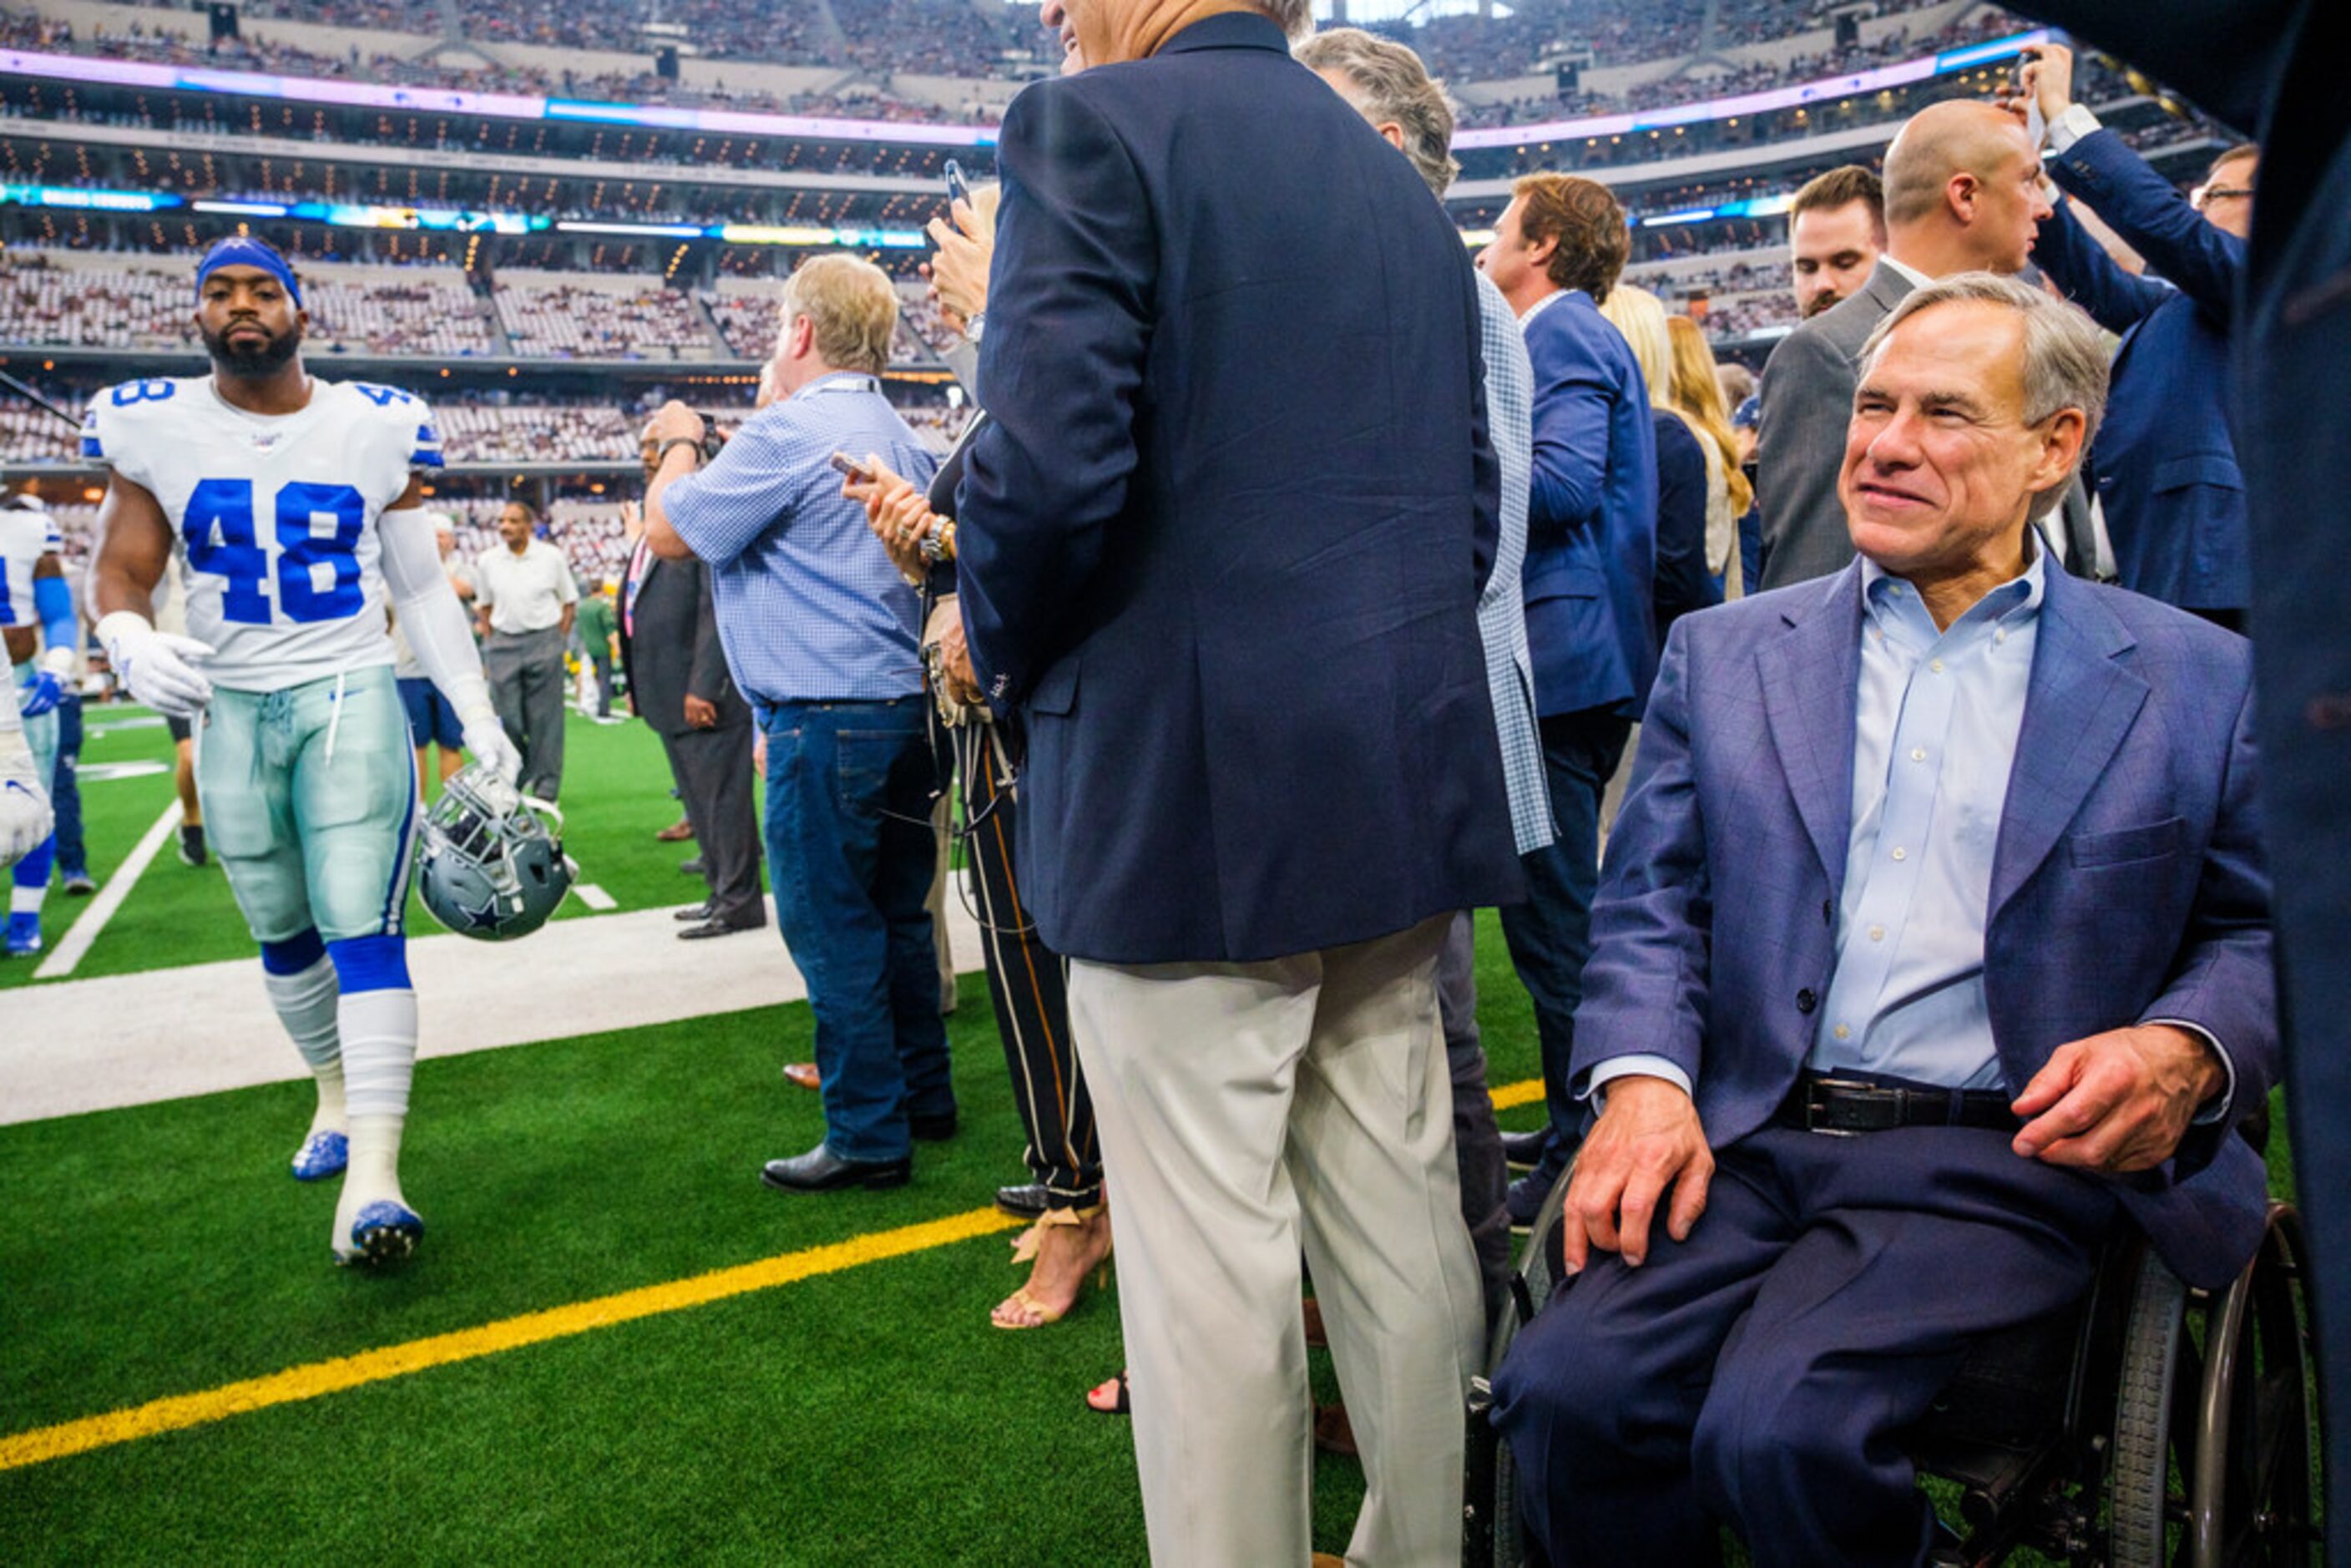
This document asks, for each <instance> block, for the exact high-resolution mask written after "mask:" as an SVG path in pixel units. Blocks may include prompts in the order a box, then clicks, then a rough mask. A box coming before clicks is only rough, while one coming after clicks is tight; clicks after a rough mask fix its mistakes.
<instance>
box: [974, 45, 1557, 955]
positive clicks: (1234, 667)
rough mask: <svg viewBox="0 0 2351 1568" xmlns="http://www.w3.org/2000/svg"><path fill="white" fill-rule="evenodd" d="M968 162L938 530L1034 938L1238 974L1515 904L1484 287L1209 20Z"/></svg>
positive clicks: (1081, 87) (1335, 121)
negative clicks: (999, 189)
mask: <svg viewBox="0 0 2351 1568" xmlns="http://www.w3.org/2000/svg"><path fill="white" fill-rule="evenodd" d="M998 168H999V170H1000V171H1001V172H1002V174H1003V179H1004V198H1003V204H1002V206H1001V208H1000V209H999V212H998V231H997V249H996V259H995V264H994V284H993V286H992V287H991V288H990V291H989V292H990V298H989V301H988V304H989V310H988V323H987V336H986V339H985V340H984V342H983V343H982V345H981V350H980V383H981V385H982V386H984V387H985V388H986V389H987V403H988V413H989V414H990V416H991V419H992V422H993V423H991V424H990V425H989V427H988V428H987V430H985V431H983V432H982V433H981V434H980V435H979V436H978V437H977V439H976V440H975V441H974V442H973V443H972V445H971V447H970V449H969V450H968V452H967V454H966V458H965V477H964V485H963V489H962V492H961V494H960V496H959V497H958V517H959V519H960V520H959V524H958V528H959V532H958V536H957V541H956V542H957V549H958V550H959V553H960V556H961V562H960V566H961V570H960V574H959V576H960V581H961V584H962V591H963V614H964V624H965V628H966V632H967V636H968V639H969V642H970V645H971V651H972V657H973V662H974V664H975V666H976V667H977V673H978V675H979V679H980V682H981V685H982V687H983V689H985V690H986V691H987V693H988V695H989V697H990V700H991V701H992V702H995V703H996V704H998V706H1006V705H1010V704H1019V705H1021V706H1022V708H1023V711H1024V713H1025V716H1026V718H1027V721H1028V735H1029V751H1028V757H1027V759H1026V762H1025V764H1024V766H1023V768H1022V770H1021V775H1020V789H1021V791H1022V798H1021V812H1020V822H1021V826H1020V834H1021V849H1022V858H1021V866H1022V875H1023V878H1024V880H1025V886H1024V887H1023V889H1022V891H1023V894H1024V895H1025V897H1026V900H1027V902H1028V904H1029V908H1030V909H1031V910H1032V911H1033V912H1034V914H1035V916H1036V919H1037V924H1038V927H1039V929H1040V933H1041V934H1042V936H1044V939H1045V941H1046V943H1047V944H1048V945H1049V946H1051V947H1052V948H1053V949H1054V950H1055V951H1057V952H1061V953H1065V954H1068V955H1070V956H1072V957H1078V958H1087V959H1093V960H1097V961H1102V962H1113V963H1164V962H1178V961H1188V962H1246V961H1251V960H1259V959H1265V958H1270V957H1276V956H1283V955H1287V954H1292V953H1301V952H1307V951H1311V950H1315V949H1320V948H1325V947H1331V946H1341V945H1344V944H1347V943H1351V942H1357V941H1364V940H1368V939H1369V938H1372V937H1374V936H1384V935H1386V934H1389V933H1392V932H1395V931H1399V930H1402V929H1405V927H1407V926H1410V925H1416V924H1417V923H1419V922H1420V921H1422V920H1425V919H1427V918H1429V917H1431V916H1434V915H1440V914H1444V913H1447V912H1448V911H1454V910H1459V909H1467V908H1472V907H1476V906H1478V905H1480V904H1496V903H1507V902H1510V901H1511V900H1513V899H1515V898H1517V897H1519V896H1520V888H1521V883H1520V876H1519V871H1518V862H1517V857H1516V854H1515V852H1514V851H1513V846H1512V842H1511V837H1510V817H1509V811H1508V808H1507V804H1506V798H1505V794H1504V789H1503V783H1502V766H1501V748H1500V742H1499V739H1498V737H1497V735H1496V730H1495V721H1494V706H1493V703H1492V700H1491V698H1490V696H1489V694H1488V690H1487V680H1486V664H1485V656H1484V653H1483V651H1482V649H1481V647H1480V644H1479V637H1478V623H1477V601H1478V591H1479V584H1480V583H1481V582H1482V581H1483V580H1484V579H1485V576H1486V574H1487V571H1488V570H1489V566H1490V563H1491V561H1492V559H1493V554H1494V545H1495V540H1496V538H1497V533H1498V523H1497V507H1498V494H1499V470H1498V467H1497V465H1496V461H1495V456H1494V449H1493V445H1492V444H1491V442H1490V441H1489V438H1488V435H1487V431H1486V425H1485V401H1484V392H1483V378H1484V366H1483V361H1482V357H1481V355H1480V353H1479V303H1478V293H1477V287H1476V282H1475V278H1474V276H1473V274H1472V272H1471V269H1470V267H1469V260H1468V253H1467V252H1466V251H1464V250H1463V248H1462V246H1461V238H1460V235H1459V234H1458V232H1457V231H1456V230H1455V229H1454V227H1453V225H1451V223H1450V222H1448V221H1447V218H1446V216H1445V214H1444V211H1443V209H1442V208H1441V207H1440V206H1439V205H1438V204H1437V202H1436V201H1435V200H1433V199H1432V198H1431V197H1430V195H1429V193H1428V189H1427V187H1426V185H1424V184H1422V183H1420V180H1419V178H1418V177H1417V176H1416V174H1414V172H1413V171H1412V166H1411V164H1410V163H1409V162H1406V161H1405V160H1404V159H1402V158H1399V157H1397V156H1396V154H1395V149H1394V148H1392V147H1390V146H1389V145H1388V144H1387V143H1386V142H1385V141H1383V140H1382V139H1381V138H1380V137H1379V136H1378V134H1377V133H1375V132H1374V131H1372V129H1371V128H1370V127H1369V126H1368V125H1366V124H1364V120H1363V117H1362V116H1361V115H1359V114H1357V113H1356V112H1355V111H1354V110H1353V109H1351V108H1350V107H1348V105H1347V104H1346V103H1345V102H1344V101H1343V100H1342V99H1340V98H1339V96H1338V95H1337V94H1336V93H1333V92H1332V90H1331V89H1329V88H1328V87H1327V86H1325V85H1324V84H1323V83H1322V80H1321V79H1319V78H1317V77H1315V76H1314V74H1313V73H1312V72H1311V71H1309V70H1307V69H1306V68H1304V67H1302V66H1301V65H1299V64H1298V63H1297V62H1296V61H1294V60H1292V59H1291V58H1290V53H1289V47H1288V45H1287V42H1286V41H1285V40H1284V38H1283V37H1282V35H1281V32H1280V29H1279V28H1277V27H1276V26H1273V24H1272V23H1270V22H1269V21H1267V20H1266V19H1265V18H1264V17H1262V16H1258V15H1256V14H1254V13H1238V12H1237V13H1228V14H1225V15H1220V16H1212V17H1209V18H1207V19H1206V20H1204V21H1200V22H1196V23H1195V24H1193V25H1192V26H1188V27H1186V28H1185V29H1184V30H1183V31H1182V32H1181V33H1179V34H1177V35H1176V36H1175V37H1174V38H1173V39H1172V40H1170V41H1169V42H1168V43H1167V44H1166V45H1165V47H1162V48H1161V49H1160V51H1159V52H1158V53H1157V54H1156V55H1155V56H1154V57H1151V58H1149V59H1145V60H1139V61H1134V62H1131V63H1127V64H1121V65H1112V66H1098V67H1096V68H1093V69H1092V70H1089V71H1087V72H1085V73H1083V74H1082V75H1080V76H1074V77H1069V78H1061V79H1059V80H1054V81H1047V82H1040V83H1038V84H1036V85H1035V86H1032V87H1030V88H1029V89H1026V90H1025V91H1023V92H1022V93H1021V94H1020V96H1019V98H1018V99H1015V100H1014V102H1013V104H1012V107H1011V110H1009V111H1008V113H1007V114H1006V116H1005V120H1004V126H1003V130H1002V132H1001V137H1000V141H999V142H998Z"/></svg>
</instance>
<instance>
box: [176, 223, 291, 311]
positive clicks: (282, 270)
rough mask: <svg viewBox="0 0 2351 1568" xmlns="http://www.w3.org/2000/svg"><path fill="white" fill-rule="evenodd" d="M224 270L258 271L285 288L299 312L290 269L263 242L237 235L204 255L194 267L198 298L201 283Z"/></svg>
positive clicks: (281, 257) (271, 248)
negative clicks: (228, 268) (274, 279)
mask: <svg viewBox="0 0 2351 1568" xmlns="http://www.w3.org/2000/svg"><path fill="white" fill-rule="evenodd" d="M222 267H259V268H261V270H262V271H264V272H266V273H267V274H269V276H270V277H275V278H276V279H277V281H278V282H279V283H281V284H284V285H285V286H286V292H287V295H288V296H290V297H291V298H292V299H293V301H294V308H296V309H297V310H299V309H301V308H303V306H302V286H301V285H300V284H298V283H297V282H295V281H294V269H293V268H292V267H288V266H287V265H286V258H285V257H284V256H280V255H278V254H277V250H276V248H275V247H273V246H270V245H268V244H267V243H266V242H265V241H262V240H257V239H253V238H251V237H249V236H247V235H235V236H233V237H231V238H229V239H225V240H223V241H221V242H220V243H219V244H218V245H215V246H213V247H212V249H210V250H208V251H206V252H204V260H202V261H200V262H198V263H197V264H196V293H197V296H198V297H199V298H201V297H202V296H203V294H204V279H205V278H207V277H211V276H212V275H213V274H214V273H215V272H218V271H219V270H220V269H221V268H222Z"/></svg>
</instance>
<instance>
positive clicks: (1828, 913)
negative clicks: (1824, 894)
mask: <svg viewBox="0 0 2351 1568" xmlns="http://www.w3.org/2000/svg"><path fill="white" fill-rule="evenodd" d="M1821 924H1822V925H1835V924H1836V906H1835V905H1834V904H1831V903H1830V902H1829V901H1828V900H1827V899H1825V898H1823V899H1822V900H1821Z"/></svg>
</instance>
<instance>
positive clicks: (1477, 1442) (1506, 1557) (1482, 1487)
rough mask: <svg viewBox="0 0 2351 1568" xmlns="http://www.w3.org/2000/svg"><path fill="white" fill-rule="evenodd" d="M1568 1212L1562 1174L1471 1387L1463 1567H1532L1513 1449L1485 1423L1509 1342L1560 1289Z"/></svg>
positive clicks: (1542, 1212) (1531, 1234) (1537, 1222)
mask: <svg viewBox="0 0 2351 1568" xmlns="http://www.w3.org/2000/svg"><path fill="white" fill-rule="evenodd" d="M1570 1169H1571V1170H1573V1166H1572V1165H1571V1166H1570ZM1566 1207H1567V1173H1562V1175H1561V1176H1560V1178H1559V1181H1558V1182H1557V1183H1556V1184H1555V1185H1554V1186H1552V1189H1551V1196H1550V1197H1546V1198H1544V1199H1543V1204H1542V1207H1541V1208H1540V1209H1539V1210H1537V1211H1536V1213H1535V1219H1534V1224H1533V1225H1532V1226H1531V1227H1530V1228H1529V1229H1528V1233H1527V1249H1526V1255H1525V1257H1524V1258H1523V1259H1522V1260H1520V1265H1519V1271H1518V1273H1517V1274H1516V1275H1514V1276H1512V1278H1511V1281H1510V1305H1509V1306H1508V1307H1506V1308H1504V1309H1503V1312H1502V1315H1501V1319H1500V1321H1499V1322H1497V1323H1496V1324H1495V1325H1494V1333H1493V1337H1492V1339H1491V1341H1490V1342H1489V1344H1488V1346H1487V1353H1486V1372H1485V1375H1483V1376H1481V1377H1474V1378H1472V1379H1470V1381H1469V1445H1468V1457H1469V1473H1468V1484H1467V1487H1466V1495H1467V1501H1466V1504H1465V1506H1464V1509H1463V1514H1464V1518H1465V1521H1466V1529H1465V1531H1464V1533H1463V1539H1462V1551H1461V1561H1462V1564H1463V1568H1529V1565H1530V1564H1531V1563H1532V1562H1533V1556H1532V1552H1533V1548H1532V1546H1531V1543H1530V1542H1528V1540H1527V1537H1526V1530H1525V1527H1524V1526H1522V1525H1521V1524H1520V1522H1519V1468H1518V1465H1517V1463H1516V1462H1515V1461H1514V1460H1513V1459H1512V1458H1510V1445H1509V1444H1507V1443H1504V1442H1503V1441H1502V1440H1501V1437H1500V1435H1499V1433H1497V1432H1496V1431H1495V1430H1494V1427H1493V1425H1492V1423H1491V1422H1490V1421H1489V1419H1488V1418H1487V1417H1488V1416H1489V1413H1490V1412H1491V1411H1492V1409H1493V1406H1494V1374H1495V1372H1496V1371H1497V1370H1498V1369H1499V1367H1500V1366H1501V1364H1502V1358H1503V1357H1504V1356H1505V1355H1508V1354H1510V1343H1511V1342H1512V1341H1513V1340H1515V1339H1516V1338H1518V1333H1519V1330H1520V1329H1521V1328H1523V1327H1525V1326H1526V1324H1527V1323H1529V1322H1532V1321H1533V1319H1534V1315H1535V1314H1536V1313H1537V1312H1541V1311H1542V1308H1543V1303H1544V1302H1546V1301H1550V1300H1551V1298H1552V1292H1553V1291H1556V1290H1558V1288H1559V1276H1558V1270H1557V1267H1556V1265H1555V1263H1554V1259H1555V1258H1556V1256H1557V1250H1556V1246H1555V1242H1556V1238H1557V1235H1558V1231H1559V1221H1560V1216H1561V1214H1562V1212H1564V1211H1565V1209H1566Z"/></svg>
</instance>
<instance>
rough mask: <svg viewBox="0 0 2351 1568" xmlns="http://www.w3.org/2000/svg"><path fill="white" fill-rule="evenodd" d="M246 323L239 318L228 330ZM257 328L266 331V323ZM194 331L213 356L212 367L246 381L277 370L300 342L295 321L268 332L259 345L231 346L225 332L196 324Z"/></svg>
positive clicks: (300, 330) (260, 377)
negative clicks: (209, 329)
mask: <svg viewBox="0 0 2351 1568" xmlns="http://www.w3.org/2000/svg"><path fill="white" fill-rule="evenodd" d="M245 325H246V323H245V322H242V321H240V322H238V323H236V325H235V327H232V328H230V329H229V331H235V329H236V327H243V326H245ZM260 330H262V331H264V332H268V329H267V328H266V327H265V328H262V329H260ZM196 332H197V335H198V336H200V337H202V338H203V339H204V352H206V353H208V354H210V355H211V356H212V357H213V368H214V370H216V371H220V372H221V373H222V374H224V375H231V376H238V377H242V378H244V379H246V380H249V381H262V380H265V379H266V378H267V377H269V376H272V375H275V374H277V371H279V370H280V369H281V368H282V367H283V366H284V365H285V363H286V361H288V360H290V359H292V358H293V357H294V351H295V350H297V349H299V348H300V347H301V346H302V325H301V323H300V322H296V323H295V324H294V325H293V326H291V327H289V328H287V329H286V330H285V331H283V332H273V333H269V341H268V342H267V343H266V345H265V346H263V347H261V348H258V349H256V348H251V347H247V346H244V345H240V346H238V347H235V348H231V347H230V346H229V341H228V339H229V334H228V332H211V331H207V330H205V329H204V328H203V327H198V328H197V329H196Z"/></svg>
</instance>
